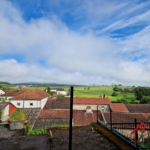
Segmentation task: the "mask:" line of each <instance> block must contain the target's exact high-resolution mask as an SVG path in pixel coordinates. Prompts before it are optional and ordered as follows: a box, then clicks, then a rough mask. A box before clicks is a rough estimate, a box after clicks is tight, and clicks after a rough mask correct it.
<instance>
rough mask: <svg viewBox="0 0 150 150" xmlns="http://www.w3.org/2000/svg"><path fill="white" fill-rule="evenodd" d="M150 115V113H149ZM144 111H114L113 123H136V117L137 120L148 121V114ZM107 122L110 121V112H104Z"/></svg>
mask: <svg viewBox="0 0 150 150" xmlns="http://www.w3.org/2000/svg"><path fill="white" fill-rule="evenodd" d="M149 115H150V114H149ZM149 115H147V116H146V115H145V114H143V113H119V112H112V122H113V123H134V119H135V118H136V119H137V122H147V120H148V116H149ZM103 116H104V118H105V121H106V123H110V113H109V112H103Z"/></svg>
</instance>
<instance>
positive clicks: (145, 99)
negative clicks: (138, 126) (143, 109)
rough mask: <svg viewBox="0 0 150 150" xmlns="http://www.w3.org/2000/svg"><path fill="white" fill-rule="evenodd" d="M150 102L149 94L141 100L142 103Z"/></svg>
mask: <svg viewBox="0 0 150 150" xmlns="http://www.w3.org/2000/svg"><path fill="white" fill-rule="evenodd" d="M149 102H150V97H148V96H143V97H142V100H141V101H140V104H147V103H149Z"/></svg>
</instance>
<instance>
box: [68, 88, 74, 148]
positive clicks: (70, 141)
mask: <svg viewBox="0 0 150 150" xmlns="http://www.w3.org/2000/svg"><path fill="white" fill-rule="evenodd" d="M72 114H73V86H72V87H71V96H70V126H69V150H72V116H73V115H72Z"/></svg>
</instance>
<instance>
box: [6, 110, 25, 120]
mask: <svg viewBox="0 0 150 150" xmlns="http://www.w3.org/2000/svg"><path fill="white" fill-rule="evenodd" d="M24 120H25V113H24V112H23V111H22V110H16V111H15V112H14V113H13V114H12V115H11V117H10V118H9V121H14V122H17V121H24Z"/></svg>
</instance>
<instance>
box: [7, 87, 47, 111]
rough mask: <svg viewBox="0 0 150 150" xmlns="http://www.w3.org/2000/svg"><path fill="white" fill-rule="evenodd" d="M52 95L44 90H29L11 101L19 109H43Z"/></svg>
mask: <svg viewBox="0 0 150 150" xmlns="http://www.w3.org/2000/svg"><path fill="white" fill-rule="evenodd" d="M49 96H50V94H48V93H46V92H44V91H42V90H27V91H26V92H24V93H22V94H19V95H17V96H15V97H13V98H10V99H9V101H10V102H11V103H12V104H13V105H14V106H16V107H17V108H41V109H43V107H44V106H45V104H46V102H47V99H48V97H49Z"/></svg>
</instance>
